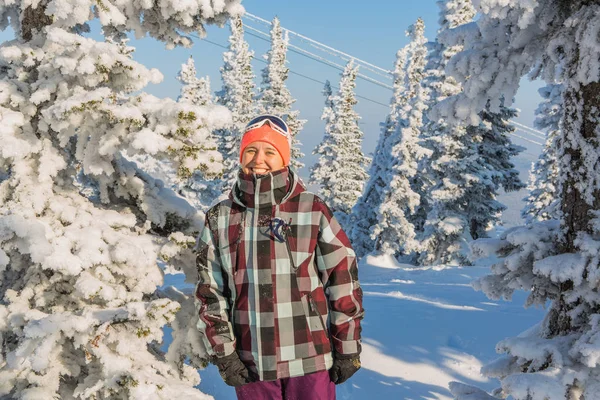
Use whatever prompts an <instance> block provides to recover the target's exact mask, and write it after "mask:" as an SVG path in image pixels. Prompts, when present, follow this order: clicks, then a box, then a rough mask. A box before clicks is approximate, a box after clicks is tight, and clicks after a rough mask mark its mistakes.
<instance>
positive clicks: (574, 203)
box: [561, 82, 600, 253]
mask: <svg viewBox="0 0 600 400" xmlns="http://www.w3.org/2000/svg"><path fill="white" fill-rule="evenodd" d="M598 109H600V82H593V83H590V84H588V85H582V86H580V87H579V88H578V89H577V90H575V89H573V88H570V89H569V90H567V92H566V93H565V122H564V126H563V129H564V134H563V143H561V145H562V147H563V148H564V155H563V157H565V156H567V157H569V158H570V161H569V166H570V171H566V172H563V174H564V173H566V175H563V176H565V178H563V182H562V184H563V187H562V194H561V203H562V205H561V207H562V212H563V229H564V232H565V237H564V243H563V246H564V247H563V248H562V252H564V253H573V252H576V251H577V249H576V248H575V244H574V241H575V238H576V235H577V233H578V232H581V231H585V232H588V233H591V228H590V226H589V222H590V219H591V217H592V216H591V215H590V211H591V210H595V209H596V210H597V209H599V208H600V192H599V191H598V190H596V192H594V194H593V197H594V200H593V202H592V204H588V202H586V200H585V199H584V198H583V196H582V194H581V192H580V190H579V189H578V188H577V185H576V183H577V181H579V182H582V183H584V184H585V180H586V179H585V177H586V176H589V175H590V174H595V173H597V171H590V170H589V165H585V161H586V160H584V159H583V157H582V154H581V150H580V149H578V148H573V144H572V143H569V140H572V139H571V138H572V136H573V135H572V134H571V133H570V132H575V133H577V131H579V133H580V134H581V136H582V137H583V138H584V139H585V141H586V144H588V145H593V146H595V147H598V146H599V143H598V139H599V138H598V137H596V127H597V125H598V123H597V120H596V118H597V117H598V111H597V110H598ZM575 136H577V135H575ZM582 171H583V172H582ZM573 175H575V176H573Z"/></svg>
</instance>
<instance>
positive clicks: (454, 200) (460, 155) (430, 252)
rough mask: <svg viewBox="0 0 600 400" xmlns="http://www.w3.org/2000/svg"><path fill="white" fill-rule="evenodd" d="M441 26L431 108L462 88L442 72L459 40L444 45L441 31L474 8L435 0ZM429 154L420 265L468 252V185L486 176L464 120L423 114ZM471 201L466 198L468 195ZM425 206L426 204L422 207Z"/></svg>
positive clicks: (429, 76)
mask: <svg viewBox="0 0 600 400" xmlns="http://www.w3.org/2000/svg"><path fill="white" fill-rule="evenodd" d="M437 4H438V6H439V7H440V18H439V23H440V28H439V30H438V38H436V41H435V42H434V43H433V44H432V50H431V52H430V53H429V56H428V63H427V67H426V77H425V79H424V84H425V86H426V88H427V89H428V94H429V97H430V100H429V107H428V108H431V107H433V106H434V105H436V104H437V103H439V102H440V101H441V100H443V99H445V98H446V97H448V96H452V95H455V94H457V93H459V92H460V91H461V86H460V84H459V83H457V82H456V80H455V79H454V78H453V77H451V76H448V75H446V73H445V68H446V65H447V63H448V60H449V59H450V58H451V57H452V56H453V55H455V54H456V53H458V52H459V51H461V50H462V45H460V44H457V45H454V46H446V45H445V44H444V43H442V42H441V41H440V40H439V37H440V36H442V35H443V34H444V32H446V31H447V30H449V29H454V28H456V27H458V26H460V25H463V24H466V23H468V22H470V21H472V19H473V17H474V16H475V9H474V8H473V5H472V4H471V0H446V1H438V2H437ZM422 136H423V137H424V138H425V140H427V147H428V148H430V149H431V150H432V155H431V156H430V157H428V158H427V159H426V160H424V161H422V162H421V168H420V170H421V174H423V175H424V179H423V180H424V186H425V187H424V191H425V193H426V196H425V197H426V201H424V202H423V201H422V203H426V204H427V206H428V207H427V209H426V210H427V214H426V218H425V222H424V225H423V231H422V234H421V235H420V239H421V242H422V246H423V248H422V250H421V252H420V254H419V259H418V263H419V264H421V265H433V264H439V263H445V264H458V265H461V264H466V263H468V258H467V256H466V254H467V253H468V247H467V246H466V243H467V240H468V239H469V237H470V236H469V218H468V216H467V215H466V204H467V203H468V201H467V197H468V188H469V187H470V186H473V185H477V184H480V183H483V184H485V179H482V177H481V176H480V172H478V171H480V167H481V166H480V165H479V159H478V157H477V154H476V153H477V151H476V149H477V148H476V143H475V142H474V140H473V138H472V137H470V136H469V135H468V134H467V131H466V127H465V126H451V125H449V124H448V123H447V122H446V121H445V120H444V119H438V120H431V119H429V120H427V123H426V124H425V127H424V129H423V132H422ZM469 201H470V200H469ZM423 211H425V210H423Z"/></svg>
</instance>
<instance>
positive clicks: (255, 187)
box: [230, 167, 299, 208]
mask: <svg viewBox="0 0 600 400" xmlns="http://www.w3.org/2000/svg"><path fill="white" fill-rule="evenodd" d="M298 181H299V179H298V177H297V176H296V174H295V173H294V172H293V171H292V170H291V169H290V168H289V167H286V168H283V169H281V170H279V171H275V172H270V173H269V174H267V175H255V174H245V173H244V172H243V171H242V170H241V169H240V171H239V172H238V177H237V181H236V183H235V185H234V186H233V189H232V190H231V194H230V197H231V198H232V200H233V201H234V202H236V203H237V204H239V205H241V206H243V207H246V208H260V207H270V206H275V205H278V204H281V203H283V202H285V201H286V200H287V199H288V198H289V197H290V195H292V194H293V193H294V191H295V190H294V189H295V188H296V186H297V184H298Z"/></svg>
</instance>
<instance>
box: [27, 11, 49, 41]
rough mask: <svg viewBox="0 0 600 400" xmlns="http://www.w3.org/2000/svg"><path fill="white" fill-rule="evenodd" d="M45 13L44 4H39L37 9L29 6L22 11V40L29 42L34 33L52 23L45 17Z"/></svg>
mask: <svg viewBox="0 0 600 400" xmlns="http://www.w3.org/2000/svg"><path fill="white" fill-rule="evenodd" d="M45 12H46V4H45V3H42V4H39V5H38V6H37V8H32V7H31V6H29V7H27V8H26V9H25V11H23V21H22V22H21V37H22V38H23V40H25V41H27V42H28V41H30V40H31V39H32V38H33V33H34V31H36V30H38V31H39V30H41V29H42V28H43V27H45V26H47V25H50V24H51V23H52V17H50V16H48V15H46V13H45Z"/></svg>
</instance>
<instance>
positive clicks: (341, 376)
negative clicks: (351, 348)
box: [329, 354, 360, 385]
mask: <svg viewBox="0 0 600 400" xmlns="http://www.w3.org/2000/svg"><path fill="white" fill-rule="evenodd" d="M359 369H360V355H359V354H351V355H344V354H334V359H333V366H332V367H331V369H330V370H329V378H331V382H333V383H335V384H336V385H339V384H340V383H344V382H346V380H348V378H350V377H351V376H352V375H354V373H355V372H356V371H358V370H359Z"/></svg>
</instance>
